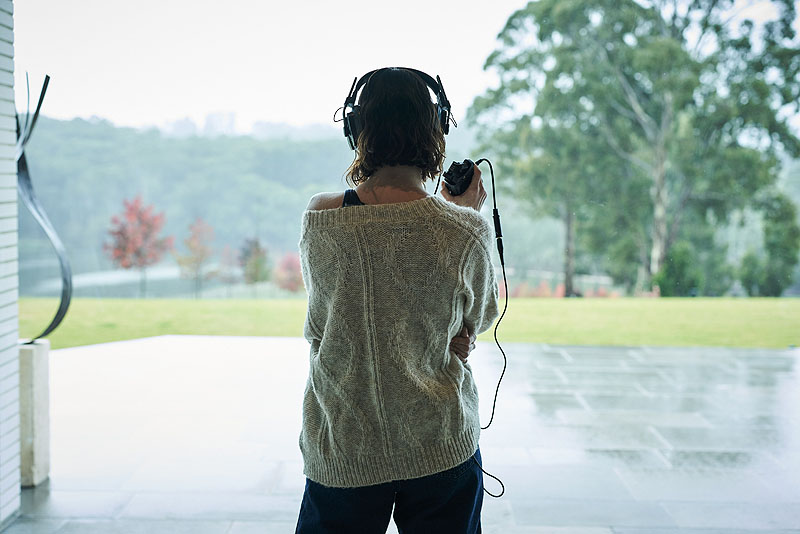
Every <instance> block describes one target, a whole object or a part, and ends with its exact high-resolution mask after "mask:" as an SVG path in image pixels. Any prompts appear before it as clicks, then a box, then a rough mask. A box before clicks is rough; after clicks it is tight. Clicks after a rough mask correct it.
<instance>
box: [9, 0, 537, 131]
mask: <svg viewBox="0 0 800 534" xmlns="http://www.w3.org/2000/svg"><path fill="white" fill-rule="evenodd" d="M525 4H526V1H525V0H492V2H473V1H464V0H404V1H391V2H383V1H378V0H348V1H347V2H336V1H325V0H295V1H292V0H284V1H281V2H276V1H271V0H266V1H264V0H260V1H257V0H227V1H225V2H220V1H218V0H215V1H213V2H212V1H207V0H137V1H130V0H21V1H18V2H15V3H14V9H15V14H14V24H15V65H16V67H15V68H16V92H17V107H18V108H19V109H24V107H25V104H24V103H25V72H26V71H28V73H29V75H30V80H31V89H32V94H33V95H34V97H35V96H36V95H38V90H39V88H40V87H41V83H42V80H43V78H44V75H45V74H50V76H51V81H50V87H49V88H48V92H47V96H46V99H45V102H44V105H43V108H42V113H44V114H45V115H48V116H52V117H58V118H72V117H76V116H78V117H90V116H92V115H98V116H101V117H104V118H108V119H110V120H111V121H113V122H114V123H117V124H121V125H130V126H142V125H148V124H163V123H165V122H167V121H171V120H175V119H179V118H181V117H190V118H192V119H194V120H195V122H197V123H198V125H199V126H202V124H203V120H204V117H205V115H206V114H207V113H209V112H215V111H233V112H235V113H236V114H237V122H238V125H239V127H242V128H245V129H247V127H248V126H249V124H251V123H252V122H254V121H257V120H263V121H270V122H287V123H290V124H295V125H302V124H309V123H326V124H333V123H332V122H331V120H332V116H333V112H334V111H335V110H336V108H337V107H339V106H341V105H342V102H343V101H344V98H345V96H347V91H348V90H349V89H350V85H351V83H352V81H353V78H354V77H356V76H360V75H362V74H364V73H365V72H367V71H369V70H372V69H374V68H377V67H382V66H390V65H395V66H408V67H414V68H417V69H420V70H423V71H425V72H427V73H428V74H430V75H432V76H435V75H436V74H439V75H440V76H441V78H442V81H443V83H444V87H445V90H446V91H447V96H448V98H449V99H450V101H451V103H452V105H453V113H454V116H455V117H456V119H461V118H463V116H464V113H465V111H466V108H467V106H468V105H469V104H470V102H471V101H472V99H473V98H474V97H475V96H476V95H478V94H480V93H482V92H483V90H484V89H485V88H486V87H487V86H488V85H489V84H490V83H491V81H492V78H491V76H490V75H489V74H487V73H485V72H483V69H482V67H483V63H484V61H485V60H486V57H487V56H488V55H489V53H491V52H492V50H494V47H495V45H496V40H495V39H496V36H497V33H498V32H499V31H500V30H501V29H502V27H503V25H504V24H505V21H506V19H507V18H508V16H509V15H510V14H511V13H512V12H513V11H514V10H515V9H518V8H520V7H522V6H524V5H525Z"/></svg>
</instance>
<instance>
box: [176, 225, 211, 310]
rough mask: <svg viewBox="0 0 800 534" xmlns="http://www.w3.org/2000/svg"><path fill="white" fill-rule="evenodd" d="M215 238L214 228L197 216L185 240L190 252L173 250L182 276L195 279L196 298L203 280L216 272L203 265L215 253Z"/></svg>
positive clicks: (184, 242)
mask: <svg viewBox="0 0 800 534" xmlns="http://www.w3.org/2000/svg"><path fill="white" fill-rule="evenodd" d="M213 240H214V228H212V227H211V225H210V224H208V223H207V222H205V221H204V220H203V218H202V217H197V219H195V221H194V222H193V223H192V224H190V225H189V237H187V238H186V239H185V240H184V241H183V244H184V245H186V249H187V250H188V252H187V253H186V254H180V253H178V252H176V251H175V252H173V256H174V257H175V261H177V262H178V266H180V269H181V276H182V277H183V278H189V279H191V280H194V297H195V298H199V297H200V292H201V291H202V290H203V280H207V279H209V278H211V277H213V276H214V274H215V273H213V272H208V273H204V272H203V270H204V269H203V267H204V266H205V264H206V263H207V262H208V260H209V259H210V258H211V255H212V253H213V251H212V250H211V246H210V245H211V242H212V241H213Z"/></svg>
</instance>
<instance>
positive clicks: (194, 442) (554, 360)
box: [5, 336, 800, 534]
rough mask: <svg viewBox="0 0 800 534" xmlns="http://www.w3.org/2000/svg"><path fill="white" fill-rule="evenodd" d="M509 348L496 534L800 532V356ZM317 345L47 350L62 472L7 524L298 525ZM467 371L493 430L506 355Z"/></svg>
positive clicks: (144, 343) (159, 342)
mask: <svg viewBox="0 0 800 534" xmlns="http://www.w3.org/2000/svg"><path fill="white" fill-rule="evenodd" d="M504 348H505V349H506V353H507V354H508V357H509V367H508V369H509V370H508V373H507V375H506V379H505V380H504V382H503V386H502V387H501V390H500V397H499V401H498V404H497V415H496V418H495V422H494V423H493V424H492V427H491V428H489V429H488V430H486V431H485V432H484V434H483V435H482V438H481V452H482V454H483V458H484V467H485V469H486V470H487V471H489V472H491V473H493V474H495V475H497V476H499V477H500V478H501V479H503V481H504V482H505V484H506V495H505V496H504V497H502V498H501V499H499V500H497V499H492V498H490V497H487V498H486V500H485V504H484V514H483V524H484V532H486V533H503V534H506V533H510V534H515V533H520V534H521V533H529V534H533V533H537V534H545V533H553V534H613V533H616V534H668V533H675V532H680V533H694V534H711V533H716V534H722V533H725V534H737V533H738V534H741V533H750V532H792V533H800V482H798V481H800V362H798V360H800V351H798V350H793V351H789V350H787V351H759V350H729V349H705V348H702V349H701V348H698V349H652V348H647V347H632V348H609V347H552V346H546V345H531V344H513V343H506V344H504ZM307 354H308V344H307V343H306V341H305V340H303V339H297V338H256V337H216V336H214V337H205V336H161V337H154V338H145V339H140V340H135V341H127V342H117V343H106V344H100V345H92V346H87V347H77V348H72V349H61V350H55V351H53V352H52V353H51V360H50V370H51V373H50V382H51V397H50V398H51V433H52V441H51V463H52V465H51V475H50V479H49V481H48V482H46V483H45V484H42V485H40V486H38V487H36V488H32V489H24V490H23V494H22V515H21V517H20V518H19V519H18V520H17V521H16V522H15V523H14V524H13V525H12V526H11V527H10V528H9V529H7V530H6V531H5V533H7V534H23V533H25V534H34V533H35V534H51V533H56V532H57V533H59V534H67V533H81V534H123V533H125V534H129V533H130V534H133V533H136V534H167V533H170V534H172V533H175V534H178V533H181V534H182V533H186V534H189V533H191V534H255V533H259V534H262V533H284V532H285V533H291V532H294V524H295V519H296V515H297V511H298V509H299V504H300V498H301V495H302V489H303V483H304V477H303V474H302V467H301V458H300V454H299V451H298V448H297V437H298V434H299V431H300V413H301V411H300V409H301V397H302V391H303V387H304V385H305V379H306V373H307V365H308V364H307ZM470 363H471V365H472V367H473V370H474V373H475V376H476V380H477V381H478V386H479V389H480V392H481V408H482V417H483V420H484V421H487V420H488V415H489V411H490V410H491V400H492V395H493V394H494V387H495V384H496V380H497V377H498V376H499V373H500V369H501V367H502V356H501V354H500V352H499V351H498V349H497V347H496V345H493V344H488V343H482V344H481V343H479V346H478V349H477V350H476V351H475V352H474V353H473V355H472V356H471V357H470ZM486 480H487V486H488V488H489V489H490V490H491V491H493V492H496V489H497V486H496V485H495V484H496V483H495V482H493V481H492V480H491V479H488V478H487V479H486ZM792 529H794V530H792ZM389 532H396V530H394V526H393V525H392V526H391V528H390V531H389Z"/></svg>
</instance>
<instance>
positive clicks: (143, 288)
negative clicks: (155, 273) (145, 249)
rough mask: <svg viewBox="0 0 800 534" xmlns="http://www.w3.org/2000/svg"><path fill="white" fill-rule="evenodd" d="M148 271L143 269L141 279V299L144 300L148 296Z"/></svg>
mask: <svg viewBox="0 0 800 534" xmlns="http://www.w3.org/2000/svg"><path fill="white" fill-rule="evenodd" d="M146 271H147V269H146V268H142V277H141V278H140V279H139V297H140V298H144V296H145V294H147V272H146Z"/></svg>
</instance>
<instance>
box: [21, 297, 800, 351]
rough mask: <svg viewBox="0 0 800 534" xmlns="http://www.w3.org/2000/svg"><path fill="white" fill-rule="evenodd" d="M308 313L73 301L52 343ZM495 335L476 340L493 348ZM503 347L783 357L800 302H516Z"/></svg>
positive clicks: (249, 304)
mask: <svg viewBox="0 0 800 534" xmlns="http://www.w3.org/2000/svg"><path fill="white" fill-rule="evenodd" d="M503 304H504V301H501V302H500V310H501V311H502V309H503ZM57 307H58V300H57V299H54V298H21V299H20V301H19V311H20V315H19V327H20V337H21V338H30V337H31V336H34V335H38V334H39V333H40V332H41V331H42V330H44V328H45V326H46V325H47V324H48V323H49V322H50V320H51V318H52V317H53V315H54V314H55V311H56V309H57ZM305 312H306V301H305V299H275V300H256V299H242V300H227V299H219V300H216V299H214V300H211V299H206V300H179V299H93V298H76V299H73V300H72V303H71V305H70V308H69V310H68V312H67V316H66V318H65V319H64V321H63V322H62V323H61V325H60V326H59V327H58V328H57V329H56V331H55V332H53V333H52V334H50V335H49V336H48V338H49V339H50V343H51V346H52V348H54V349H58V348H65V347H73V346H78V345H89V344H93V343H105V342H108V341H119V340H123V339H135V338H140V337H149V336H159V335H164V334H200V335H227V336H293V337H300V336H302V331H303V320H304V318H305ZM493 332H494V329H491V330H489V331H488V332H486V333H484V334H483V335H481V336H480V337H479V339H480V340H482V341H493V339H494V335H493ZM497 337H498V339H499V340H500V343H501V344H502V343H503V341H509V342H510V341H525V342H536V343H552V344H568V345H652V346H726V347H764V348H785V347H787V346H790V345H800V299H752V298H751V299H728V298H715V299H710V298H709V299H681V298H661V299H633V298H620V299H511V300H509V304H508V311H507V312H506V316H505V318H504V319H503V321H502V322H501V323H500V326H499V328H498V331H497Z"/></svg>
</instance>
